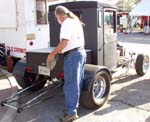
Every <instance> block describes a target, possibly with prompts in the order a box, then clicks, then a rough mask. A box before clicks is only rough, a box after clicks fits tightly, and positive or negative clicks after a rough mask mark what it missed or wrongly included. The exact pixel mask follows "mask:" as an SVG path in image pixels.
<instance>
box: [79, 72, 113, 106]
mask: <svg viewBox="0 0 150 122" xmlns="http://www.w3.org/2000/svg"><path fill="white" fill-rule="evenodd" d="M110 79H111V77H110V75H109V74H108V72H107V71H105V70H104V71H100V72H98V73H96V74H95V76H94V78H93V79H92V81H91V83H90V87H89V88H90V89H89V90H88V91H83V92H82V94H81V98H80V103H81V104H82V105H83V106H84V107H86V108H89V109H97V108H99V107H101V106H102V105H103V104H104V103H105V102H106V100H107V99H108V96H109V93H110V86H111V83H110Z"/></svg>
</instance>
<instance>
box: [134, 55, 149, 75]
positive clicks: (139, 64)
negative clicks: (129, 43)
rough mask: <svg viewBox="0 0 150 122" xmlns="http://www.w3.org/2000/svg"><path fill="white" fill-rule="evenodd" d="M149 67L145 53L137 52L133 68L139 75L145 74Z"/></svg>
mask: <svg viewBox="0 0 150 122" xmlns="http://www.w3.org/2000/svg"><path fill="white" fill-rule="evenodd" d="M148 68H149V57H148V56H147V55H143V54H139V55H138V56H137V58H136V63H135V70H136V73H137V74H138V75H139V76H143V75H145V74H146V72H147V71H148Z"/></svg>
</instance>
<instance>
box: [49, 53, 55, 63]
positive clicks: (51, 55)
mask: <svg viewBox="0 0 150 122" xmlns="http://www.w3.org/2000/svg"><path fill="white" fill-rule="evenodd" d="M54 58H55V55H54V54H53V53H50V54H49V55H48V61H49V62H52V61H53V60H54Z"/></svg>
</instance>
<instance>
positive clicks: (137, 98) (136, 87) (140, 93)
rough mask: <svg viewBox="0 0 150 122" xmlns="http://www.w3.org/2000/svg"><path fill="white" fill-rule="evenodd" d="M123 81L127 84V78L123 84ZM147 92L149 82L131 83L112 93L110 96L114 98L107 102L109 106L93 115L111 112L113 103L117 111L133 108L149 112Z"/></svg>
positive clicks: (149, 87)
mask: <svg viewBox="0 0 150 122" xmlns="http://www.w3.org/2000/svg"><path fill="white" fill-rule="evenodd" d="M121 81H122V80H121ZM125 81H126V82H128V78H126V79H124V82H125ZM118 82H119V81H118ZM149 91H150V80H141V81H138V82H135V83H132V84H130V85H128V86H126V87H123V88H122V89H120V90H118V91H114V92H112V93H111V94H112V95H114V96H115V97H113V98H112V99H110V100H109V101H108V104H110V106H109V107H108V108H106V109H104V110H100V111H96V112H95V115H103V114H105V113H111V112H113V111H114V106H112V104H114V103H116V107H115V109H117V110H124V109H128V108H135V109H139V110H143V111H147V112H150V108H149V107H148V104H149V100H150V95H149ZM122 104H124V105H122ZM144 104H145V105H144ZM140 105H142V107H140ZM147 122H148V121H147ZM149 122H150V121H149Z"/></svg>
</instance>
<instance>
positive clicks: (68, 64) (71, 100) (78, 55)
mask: <svg viewBox="0 0 150 122" xmlns="http://www.w3.org/2000/svg"><path fill="white" fill-rule="evenodd" d="M85 61H86V52H85V50H84V49H81V50H78V51H73V52H71V53H69V54H68V55H67V56H65V57H64V79H65V83H64V94H65V109H66V113H67V114H69V115H77V108H78V106H79V98H80V93H81V90H82V84H83V78H84V64H85Z"/></svg>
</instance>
